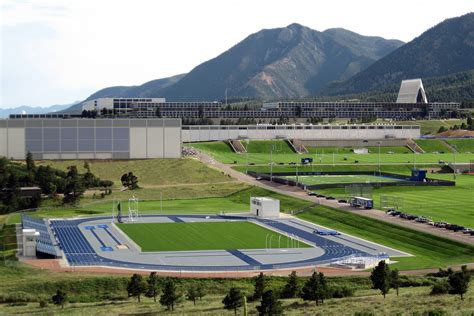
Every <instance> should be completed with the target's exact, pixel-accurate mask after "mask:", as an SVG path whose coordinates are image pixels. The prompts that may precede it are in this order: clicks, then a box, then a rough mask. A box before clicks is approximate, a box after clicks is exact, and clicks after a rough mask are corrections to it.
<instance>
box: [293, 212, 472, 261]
mask: <svg viewBox="0 0 474 316" xmlns="http://www.w3.org/2000/svg"><path fill="white" fill-rule="evenodd" d="M297 216H298V217H299V218H302V219H305V220H307V221H310V222H314V223H317V224H320V225H323V226H328V227H331V228H333V229H337V230H339V231H341V232H345V233H348V234H352V235H355V236H358V237H360V238H364V239H367V240H371V241H374V242H378V243H381V244H383V245H385V246H389V247H393V248H395V249H398V250H402V251H406V252H408V253H410V254H412V255H413V257H400V258H393V260H395V261H397V262H398V263H396V264H395V267H397V268H399V269H422V268H429V267H431V268H432V267H442V266H444V265H446V264H456V263H466V262H473V261H474V246H472V245H467V244H462V243H458V242H455V241H452V240H448V239H444V238H440V237H437V236H434V235H430V234H426V233H422V232H418V231H413V230H410V229H408V228H404V227H402V226H398V225H392V224H390V223H386V222H381V221H377V220H374V219H371V218H367V217H363V216H360V215H357V214H355V213H349V212H346V211H341V210H336V209H331V208H328V207H324V206H317V207H313V208H311V209H309V210H307V211H305V212H303V213H301V214H298V215H297Z"/></svg>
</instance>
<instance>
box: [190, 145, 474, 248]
mask: <svg viewBox="0 0 474 316" xmlns="http://www.w3.org/2000/svg"><path fill="white" fill-rule="evenodd" d="M198 158H199V160H201V161H202V162H203V163H205V164H207V165H208V166H210V167H212V168H215V169H217V170H220V171H224V172H225V173H227V174H229V175H230V176H231V177H233V178H236V179H238V180H240V181H242V182H245V183H248V184H251V185H254V186H258V187H262V188H265V189H268V190H271V191H274V192H277V193H280V194H284V195H287V196H292V197H296V198H299V199H303V200H307V201H311V202H315V203H319V204H321V205H326V206H330V207H332V208H337V209H340V210H343V211H346V212H351V213H357V214H359V215H363V216H367V217H370V218H374V219H377V220H380V221H384V222H389V223H391V224H396V225H399V226H403V227H407V228H410V229H413V230H417V231H421V232H425V233H429V234H432V235H436V236H440V237H444V238H448V239H452V240H455V241H458V242H462V243H466V244H470V245H474V236H469V235H465V234H462V233H455V232H452V231H448V230H446V229H440V228H436V227H432V226H429V225H426V224H421V223H417V222H414V221H408V220H404V219H401V218H397V217H392V216H389V215H386V214H385V212H383V211H380V210H376V209H372V210H365V209H355V208H352V207H350V206H348V205H347V204H339V203H337V201H333V200H326V199H320V198H317V197H314V196H308V195H307V194H306V192H304V191H303V190H301V189H300V188H298V187H291V186H288V185H282V184H278V183H274V182H270V181H264V180H262V181H259V180H256V179H255V178H253V177H251V176H248V175H246V174H244V173H241V172H238V171H235V170H234V169H232V167H231V166H229V165H226V164H223V163H221V162H219V161H216V160H215V159H213V158H212V157H210V156H208V155H206V154H205V153H202V152H199V154H198Z"/></svg>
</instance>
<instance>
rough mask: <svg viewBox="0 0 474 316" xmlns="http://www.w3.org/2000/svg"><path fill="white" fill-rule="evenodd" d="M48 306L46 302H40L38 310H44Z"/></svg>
mask: <svg viewBox="0 0 474 316" xmlns="http://www.w3.org/2000/svg"><path fill="white" fill-rule="evenodd" d="M47 306H48V302H46V301H45V300H40V302H39V307H40V308H45V307H47Z"/></svg>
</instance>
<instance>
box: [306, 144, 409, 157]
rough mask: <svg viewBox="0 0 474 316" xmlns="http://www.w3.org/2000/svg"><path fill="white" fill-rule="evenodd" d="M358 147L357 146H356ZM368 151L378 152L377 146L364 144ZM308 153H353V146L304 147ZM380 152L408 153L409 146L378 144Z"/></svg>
mask: <svg viewBox="0 0 474 316" xmlns="http://www.w3.org/2000/svg"><path fill="white" fill-rule="evenodd" d="M357 148H359V147H357ZM365 148H367V149H368V150H369V153H372V154H378V153H379V147H378V146H366V147H365ZM306 149H307V150H308V151H309V153H310V154H319V155H321V154H332V153H335V154H353V150H354V147H306ZM380 153H381V154H409V153H412V151H411V150H410V148H408V147H404V146H380Z"/></svg>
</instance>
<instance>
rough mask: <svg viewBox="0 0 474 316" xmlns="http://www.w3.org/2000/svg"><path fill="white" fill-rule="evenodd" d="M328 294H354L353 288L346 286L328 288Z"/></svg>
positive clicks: (341, 295)
mask: <svg viewBox="0 0 474 316" xmlns="http://www.w3.org/2000/svg"><path fill="white" fill-rule="evenodd" d="M329 295H330V297H332V298H343V297H351V296H354V289H353V288H350V287H347V286H342V287H334V288H331V289H330V290H329Z"/></svg>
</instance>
